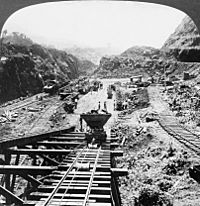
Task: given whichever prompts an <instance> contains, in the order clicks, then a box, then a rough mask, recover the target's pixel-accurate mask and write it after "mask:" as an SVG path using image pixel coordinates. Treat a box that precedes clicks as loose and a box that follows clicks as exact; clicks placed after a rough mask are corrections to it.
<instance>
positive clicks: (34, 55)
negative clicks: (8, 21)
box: [0, 33, 94, 102]
mask: <svg viewBox="0 0 200 206" xmlns="http://www.w3.org/2000/svg"><path fill="white" fill-rule="evenodd" d="M93 66H94V65H93V64H92V63H90V62H87V63H85V62H82V61H80V60H79V59H78V58H76V57H75V56H73V55H71V54H68V53H66V52H65V51H60V50H57V49H52V48H46V47H43V46H41V45H39V44H36V43H34V42H32V41H31V40H30V39H29V38H28V37H26V36H25V35H23V34H19V33H12V34H11V35H7V36H6V37H4V39H3V57H2V59H1V65H0V73H1V75H0V96H1V98H0V101H1V102H3V101H7V100H11V99H15V98H18V97H20V96H26V95H28V94H35V93H38V92H41V91H42V88H43V85H44V82H45V81H46V80H48V79H57V81H59V82H60V83H62V82H65V81H66V80H69V79H74V78H77V77H78V76H79V75H80V74H86V73H87V69H88V68H89V69H92V67H93Z"/></svg>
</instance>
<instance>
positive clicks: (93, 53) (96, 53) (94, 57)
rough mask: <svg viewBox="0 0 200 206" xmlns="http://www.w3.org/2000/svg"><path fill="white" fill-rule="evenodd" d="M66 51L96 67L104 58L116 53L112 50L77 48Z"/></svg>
mask: <svg viewBox="0 0 200 206" xmlns="http://www.w3.org/2000/svg"><path fill="white" fill-rule="evenodd" d="M65 51H66V52H67V53H70V54H73V55H74V56H76V57H78V58H79V59H81V60H89V61H91V62H93V63H94V64H96V65H97V64H99V61H100V59H101V57H102V56H105V55H111V54H112V52H116V51H114V50H112V49H110V48H82V47H77V46H74V47H70V48H66V49H65Z"/></svg>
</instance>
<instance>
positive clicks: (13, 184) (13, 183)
mask: <svg viewBox="0 0 200 206" xmlns="http://www.w3.org/2000/svg"><path fill="white" fill-rule="evenodd" d="M19 159H20V154H17V156H16V159H15V165H18V164H19ZM15 180H16V175H15V174H13V176H12V183H11V192H13V191H14V187H15Z"/></svg>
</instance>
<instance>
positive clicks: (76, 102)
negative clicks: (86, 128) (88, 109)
mask: <svg viewBox="0 0 200 206" xmlns="http://www.w3.org/2000/svg"><path fill="white" fill-rule="evenodd" d="M74 102H75V109H77V104H78V99H77V98H76V99H75V100H74Z"/></svg>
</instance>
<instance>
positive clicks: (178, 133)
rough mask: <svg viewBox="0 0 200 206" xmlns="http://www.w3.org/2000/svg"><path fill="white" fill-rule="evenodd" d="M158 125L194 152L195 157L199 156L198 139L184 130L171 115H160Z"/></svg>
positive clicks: (199, 145) (199, 139)
mask: <svg viewBox="0 0 200 206" xmlns="http://www.w3.org/2000/svg"><path fill="white" fill-rule="evenodd" d="M159 123H160V125H161V126H162V128H163V129H164V130H165V131H166V132H167V133H168V134H170V135H171V136H173V137H174V138H176V139H177V140H178V141H179V142H180V143H182V144H184V145H185V146H186V147H188V148H189V149H190V150H192V151H194V152H195V153H196V154H197V155H200V137H199V136H198V135H196V134H194V133H193V132H191V131H189V130H188V129H186V128H184V127H183V126H182V125H181V124H180V123H179V122H178V121H177V120H176V118H175V117H174V116H173V115H170V114H166V113H165V114H164V113H163V114H161V115H160V118H159Z"/></svg>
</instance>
